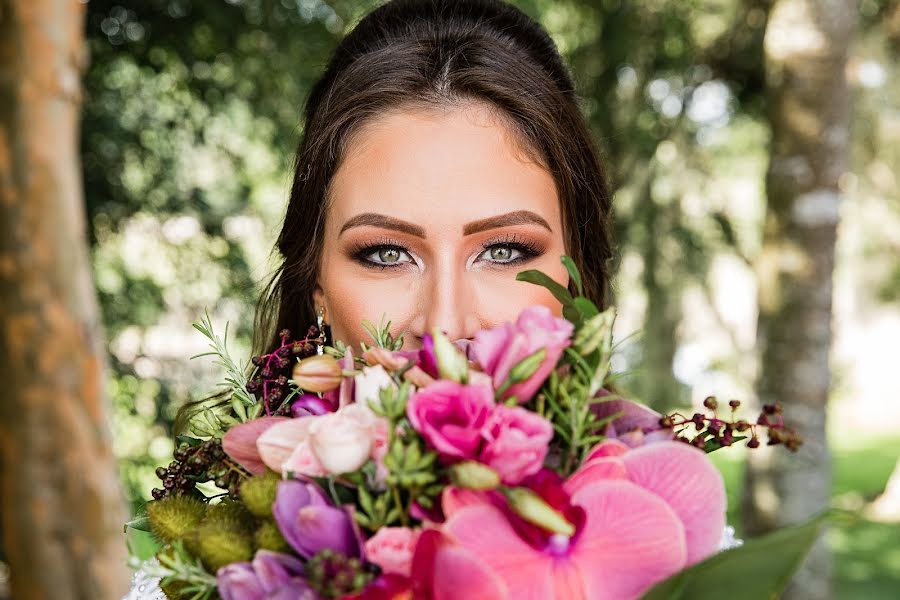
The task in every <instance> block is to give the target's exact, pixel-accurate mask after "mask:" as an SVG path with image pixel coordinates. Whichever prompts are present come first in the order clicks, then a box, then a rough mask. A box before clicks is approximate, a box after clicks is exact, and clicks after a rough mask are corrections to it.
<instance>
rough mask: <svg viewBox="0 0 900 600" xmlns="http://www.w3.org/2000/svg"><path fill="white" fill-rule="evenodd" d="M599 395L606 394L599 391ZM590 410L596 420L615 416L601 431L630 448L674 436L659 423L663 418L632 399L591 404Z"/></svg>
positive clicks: (669, 438)
mask: <svg viewBox="0 0 900 600" xmlns="http://www.w3.org/2000/svg"><path fill="white" fill-rule="evenodd" d="M597 395H598V396H605V395H609V393H608V392H605V390H601V391H600V392H599V393H598V394H597ZM591 411H592V412H593V413H594V414H595V415H596V416H597V418H598V419H605V418H609V417H611V416H613V415H617V416H616V417H615V418H614V419H613V420H612V421H611V422H609V423H608V424H607V425H605V426H604V427H603V429H602V430H601V431H600V433H602V434H603V435H605V436H606V437H607V438H609V439H617V440H619V441H620V442H622V443H624V444H626V445H627V446H629V447H631V448H637V447H638V446H643V445H644V444H646V443H650V442H660V441H665V440H671V439H673V438H674V437H675V434H674V432H673V431H672V430H671V429H666V428H665V427H663V426H662V425H660V424H659V420H660V418H661V417H662V415H661V414H659V413H658V412H656V411H655V410H653V409H651V408H648V407H646V406H644V405H643V404H638V403H637V402H632V401H631V400H605V401H603V402H596V403H594V404H592V405H591Z"/></svg>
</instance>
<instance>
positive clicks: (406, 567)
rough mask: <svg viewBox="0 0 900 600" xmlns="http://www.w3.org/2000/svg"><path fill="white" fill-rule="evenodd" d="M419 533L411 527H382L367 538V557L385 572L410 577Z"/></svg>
mask: <svg viewBox="0 0 900 600" xmlns="http://www.w3.org/2000/svg"><path fill="white" fill-rule="evenodd" d="M419 533H420V531H418V530H416V529H410V528H409V527H382V528H381V529H379V530H378V531H377V532H375V535H373V536H372V537H370V538H369V539H368V540H366V558H367V559H368V561H369V562H372V563H375V564H376V565H378V566H379V567H381V570H382V571H384V572H385V573H397V574H398V575H404V576H406V577H409V575H410V571H411V570H412V557H413V552H414V551H415V549H416V542H417V541H418V539H419Z"/></svg>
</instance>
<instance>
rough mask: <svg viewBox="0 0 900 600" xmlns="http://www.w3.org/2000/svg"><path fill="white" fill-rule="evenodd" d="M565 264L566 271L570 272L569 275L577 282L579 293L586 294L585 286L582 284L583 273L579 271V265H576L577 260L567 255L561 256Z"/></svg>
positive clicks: (576, 287)
mask: <svg viewBox="0 0 900 600" xmlns="http://www.w3.org/2000/svg"><path fill="white" fill-rule="evenodd" d="M560 260H561V261H562V264H563V266H565V267H566V271H568V272H569V277H571V278H572V282H573V283H574V284H575V289H577V290H578V295H579V296H580V295H583V294H584V288H583V287H582V285H581V273H579V272H578V267H576V266H575V262H574V261H573V260H572V259H571V258H569V257H568V256H566V255H563V256H562V257H560Z"/></svg>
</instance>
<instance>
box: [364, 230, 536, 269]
mask: <svg viewBox="0 0 900 600" xmlns="http://www.w3.org/2000/svg"><path fill="white" fill-rule="evenodd" d="M495 246H504V247H508V248H511V249H513V250H518V251H519V252H520V253H521V254H522V256H520V257H518V258H515V259H513V260H510V261H507V262H497V263H496V264H497V265H498V266H501V267H505V266H509V265H515V264H519V263H523V262H526V261H528V260H530V259H532V258H534V257H536V256H540V255H541V254H543V253H544V248H543V247H542V246H541V245H539V244H537V243H535V242H533V241H531V240H526V239H522V238H520V237H519V236H517V235H505V236H501V237H498V238H494V239H491V240H488V241H486V242H485V243H484V244H482V246H481V251H480V252H479V253H478V254H479V256H480V255H481V254H484V253H485V252H487V251H488V250H490V249H491V248H493V247H495ZM380 250H400V251H401V252H405V253H407V254H409V251H408V250H407V249H406V248H405V247H404V246H403V244H401V243H400V242H398V241H396V240H392V239H390V238H381V239H379V240H377V241H376V242H375V243H372V244H359V245H358V246H357V247H355V248H353V249H352V250H351V256H352V258H353V259H354V260H355V261H357V262H358V263H360V264H361V265H363V266H364V267H367V268H370V269H378V270H379V271H384V270H385V269H396V268H399V267H400V266H402V264H406V263H401V264H397V265H388V264H382V263H377V262H374V261H371V260H369V259H368V258H367V257H368V256H369V255H371V254H372V253H373V252H378V251H380Z"/></svg>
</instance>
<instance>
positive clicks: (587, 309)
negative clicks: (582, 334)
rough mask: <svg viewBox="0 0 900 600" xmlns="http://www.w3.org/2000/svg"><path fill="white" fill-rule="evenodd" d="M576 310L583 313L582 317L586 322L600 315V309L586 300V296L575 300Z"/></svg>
mask: <svg viewBox="0 0 900 600" xmlns="http://www.w3.org/2000/svg"><path fill="white" fill-rule="evenodd" d="M574 302H575V308H577V309H578V312H580V313H581V316H582V317H584V319H585V320H587V319H591V318H593V317H596V316H597V315H599V314H600V309H599V308H597V305H596V304H594V303H593V302H591V301H590V300H588V299H587V298H585V297H584V296H578V297H577V298H575V301H574Z"/></svg>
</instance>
